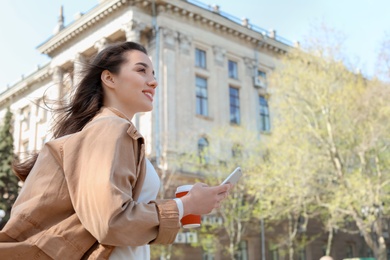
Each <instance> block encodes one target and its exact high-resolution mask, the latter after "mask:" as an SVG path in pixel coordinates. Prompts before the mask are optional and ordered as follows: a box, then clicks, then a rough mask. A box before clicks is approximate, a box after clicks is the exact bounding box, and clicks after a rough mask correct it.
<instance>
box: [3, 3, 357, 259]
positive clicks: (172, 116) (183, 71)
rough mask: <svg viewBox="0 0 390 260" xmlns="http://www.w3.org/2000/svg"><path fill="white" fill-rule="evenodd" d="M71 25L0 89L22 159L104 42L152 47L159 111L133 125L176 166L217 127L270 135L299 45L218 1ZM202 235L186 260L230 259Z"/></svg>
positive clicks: (251, 250)
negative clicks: (278, 85)
mask: <svg viewBox="0 0 390 260" xmlns="http://www.w3.org/2000/svg"><path fill="white" fill-rule="evenodd" d="M62 21H63V19H62V12H61V14H60V19H59V23H58V25H57V27H56V33H55V34H54V35H53V36H52V37H51V38H49V39H48V40H47V41H46V42H44V43H42V44H41V45H40V46H39V47H38V49H39V51H40V52H41V53H42V54H46V55H48V56H49V57H50V58H51V61H50V62H49V63H48V64H47V65H45V66H42V67H38V68H37V70H36V71H35V72H33V73H32V74H31V75H28V76H26V77H24V78H23V79H22V80H20V81H19V82H17V83H16V84H14V85H13V86H10V87H8V88H7V89H6V90H5V91H4V92H2V93H0V118H3V117H4V115H5V112H6V109H7V108H8V107H10V109H11V111H12V112H13V114H14V116H15V117H14V140H15V141H14V142H15V143H14V148H15V151H16V153H19V154H20V156H21V157H23V156H24V154H25V153H27V152H29V151H34V150H40V149H41V148H42V145H43V144H44V143H45V142H46V141H48V140H50V139H51V137H52V136H51V135H50V126H51V124H52V123H53V115H52V113H51V112H50V109H47V106H49V107H50V106H54V105H55V102H53V101H58V100H66V99H67V98H68V97H69V95H71V93H72V90H73V86H75V85H76V84H77V82H78V81H79V73H80V71H81V69H82V66H83V63H84V62H86V61H88V59H90V58H91V57H93V56H94V55H95V54H96V53H98V52H99V51H100V50H101V49H102V48H104V47H105V46H107V45H109V44H111V43H115V42H123V41H136V42H140V43H141V44H143V45H144V46H145V47H146V48H147V50H148V52H149V55H150V58H151V59H152V61H153V64H154V66H155V71H156V77H157V80H158V82H159V87H158V88H157V92H156V96H155V104H154V106H155V109H154V110H153V112H151V113H140V114H137V115H136V116H135V117H134V118H133V121H134V124H135V125H136V127H137V128H138V129H139V130H140V132H141V133H142V134H143V135H144V137H145V140H146V144H147V145H146V152H147V156H148V157H149V158H151V159H152V160H153V161H154V162H155V165H156V167H157V168H158V169H159V170H162V171H164V170H169V169H170V167H171V165H170V158H171V156H174V155H175V153H176V152H177V147H179V146H180V145H181V144H183V143H188V140H189V139H191V140H193V143H192V146H191V147H190V148H189V149H192V150H197V149H199V148H201V147H204V146H208V145H209V144H210V145H212V142H210V140H208V138H207V135H208V133H209V132H210V131H212V129H213V128H215V127H226V128H229V127H233V126H235V125H240V126H244V127H245V128H247V129H250V130H252V131H257V132H258V133H259V134H260V135H264V136H266V135H267V133H268V132H269V131H270V129H271V125H272V111H271V112H270V111H269V109H268V103H269V102H272V93H270V91H269V90H268V89H267V80H266V79H267V75H268V74H269V73H270V72H271V71H272V70H273V69H274V68H275V67H277V66H278V62H279V60H280V56H281V55H284V54H285V53H286V52H288V51H289V49H290V48H292V44H291V43H290V42H288V41H286V40H285V39H283V38H281V37H279V36H277V35H276V32H275V31H270V32H268V31H265V30H263V29H261V28H258V27H256V26H255V25H252V24H250V23H249V21H248V20H247V19H242V20H240V19H236V18H234V17H232V16H230V15H228V14H226V13H223V12H221V11H220V10H219V7H218V6H207V5H204V4H202V3H200V2H197V1H185V0H156V1H152V0H142V1H138V0H105V1H99V3H98V4H97V5H96V6H95V7H94V8H93V9H91V10H90V11H89V12H88V13H85V14H82V15H80V16H79V17H78V18H77V19H76V20H75V21H74V22H72V23H71V24H70V25H68V26H66V27H64V26H63V22H62ZM183 178H184V177H183ZM259 230H260V229H257V230H256V231H255V232H254V233H253V234H251V235H250V236H248V238H247V240H246V243H245V244H243V246H242V248H241V250H242V251H243V253H242V254H241V256H240V259H260V257H261V254H262V252H261V246H260V245H261V239H260V234H259V232H260V231H259ZM270 237H272V234H270ZM194 239H196V232H195V233H194V232H181V233H180V234H179V236H178V238H177V241H176V244H177V245H178V246H179V247H181V248H182V249H183V250H184V251H185V252H188V253H186V254H185V255H186V256H185V257H183V258H182V259H201V258H202V255H203V258H204V259H224V256H223V255H222V254H220V253H216V254H215V255H212V256H210V255H206V254H204V253H203V252H202V249H201V248H192V247H190V246H189V243H190V242H193V240H194ZM321 239H322V238H321ZM359 239H360V238H357V240H356V238H350V241H352V242H351V243H350V244H351V245H354V248H352V249H348V250H352V251H351V256H354V255H356V254H358V253H359V252H358V249H359V248H360V247H361V246H360V245H362V241H361V240H359ZM355 240H356V241H355ZM321 241H322V240H321ZM343 243H344V242H343ZM317 244H318V245H316V244H315V243H314V246H311V247H310V248H307V249H305V250H304V251H302V254H301V257H300V259H318V258H319V257H320V256H321V255H322V254H323V252H322V249H321V248H322V247H323V245H324V244H326V240H325V239H323V241H322V242H318V243H317ZM363 244H364V243H363ZM340 247H341V248H343V249H340V250H344V249H345V248H346V247H345V246H344V244H340ZM353 250H354V251H353ZM265 253H266V256H267V259H283V258H282V256H281V255H278V253H277V251H275V250H268V244H267V243H266V252H265ZM344 255H345V254H344V253H340V258H341V257H344ZM190 256H191V257H192V258H191V257H190Z"/></svg>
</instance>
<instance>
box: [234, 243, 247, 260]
mask: <svg viewBox="0 0 390 260" xmlns="http://www.w3.org/2000/svg"><path fill="white" fill-rule="evenodd" d="M235 259H237V260H248V245H247V242H246V241H245V240H243V241H241V242H240V244H239V245H238V250H237V253H236V257H235Z"/></svg>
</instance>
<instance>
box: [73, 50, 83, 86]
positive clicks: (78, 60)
mask: <svg viewBox="0 0 390 260" xmlns="http://www.w3.org/2000/svg"><path fill="white" fill-rule="evenodd" d="M84 64H85V57H84V55H82V54H81V53H79V52H78V53H77V54H76V55H75V57H74V59H73V87H76V86H77V85H78V84H79V83H80V81H81V78H82V75H81V72H82V70H83V66H84Z"/></svg>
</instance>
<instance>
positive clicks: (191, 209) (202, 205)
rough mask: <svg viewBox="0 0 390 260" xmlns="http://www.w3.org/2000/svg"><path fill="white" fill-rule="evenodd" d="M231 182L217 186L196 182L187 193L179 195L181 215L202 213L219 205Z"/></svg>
mask: <svg viewBox="0 0 390 260" xmlns="http://www.w3.org/2000/svg"><path fill="white" fill-rule="evenodd" d="M231 187H232V186H231V184H229V183H227V184H224V185H219V186H211V187H209V186H207V185H206V184H204V183H196V184H195V185H194V186H193V187H192V189H191V190H190V191H189V192H188V194H187V195H185V196H184V197H181V198H180V199H181V200H182V202H183V210H184V212H183V215H184V216H186V215H189V214H194V215H204V214H208V213H210V212H211V211H212V210H213V209H215V208H218V207H219V206H220V205H221V201H222V200H224V199H225V198H226V197H227V196H228V192H229V190H230V189H231Z"/></svg>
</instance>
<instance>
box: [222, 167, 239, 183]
mask: <svg viewBox="0 0 390 260" xmlns="http://www.w3.org/2000/svg"><path fill="white" fill-rule="evenodd" d="M241 176H242V171H241V168H240V167H237V168H236V169H235V170H234V171H233V172H232V173H231V174H230V175H229V176H228V177H227V178H226V179H225V180H224V181H223V182H222V183H221V185H223V184H225V183H228V182H229V183H231V184H233V185H234V184H236V183H237V182H238V180H239V179H240V177H241Z"/></svg>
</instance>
